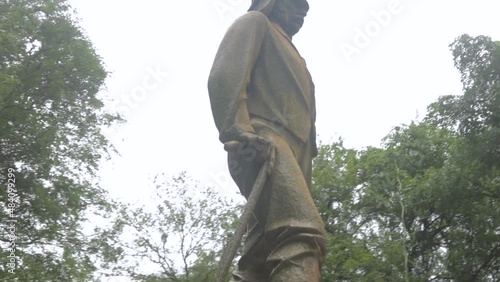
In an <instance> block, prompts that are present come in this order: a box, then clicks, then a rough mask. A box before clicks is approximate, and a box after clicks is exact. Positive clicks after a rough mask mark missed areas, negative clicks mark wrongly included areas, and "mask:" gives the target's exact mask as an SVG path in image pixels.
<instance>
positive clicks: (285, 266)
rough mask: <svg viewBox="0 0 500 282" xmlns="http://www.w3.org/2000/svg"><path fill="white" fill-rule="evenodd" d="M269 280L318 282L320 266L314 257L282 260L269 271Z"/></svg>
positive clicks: (275, 281)
mask: <svg viewBox="0 0 500 282" xmlns="http://www.w3.org/2000/svg"><path fill="white" fill-rule="evenodd" d="M268 281H269V282H319V281H320V267H319V263H318V261H317V260H316V258H314V257H310V256H306V257H301V258H295V259H293V260H284V261H282V262H281V263H280V264H279V265H278V266H276V267H275V268H274V270H273V272H272V273H271V276H270V278H269V280H268Z"/></svg>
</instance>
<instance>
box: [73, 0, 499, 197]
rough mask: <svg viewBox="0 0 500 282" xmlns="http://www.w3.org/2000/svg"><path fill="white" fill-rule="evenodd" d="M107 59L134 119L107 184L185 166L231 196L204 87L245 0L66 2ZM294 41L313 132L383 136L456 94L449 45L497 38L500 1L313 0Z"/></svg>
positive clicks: (372, 139) (131, 183)
mask: <svg viewBox="0 0 500 282" xmlns="http://www.w3.org/2000/svg"><path fill="white" fill-rule="evenodd" d="M69 2H70V4H71V5H72V6H73V7H74V8H75V9H76V11H77V13H78V16H79V18H80V19H81V26H82V27H83V29H84V30H86V33H87V35H88V37H89V39H90V40H91V41H92V42H93V44H94V46H95V48H96V50H97V52H98V54H99V55H100V56H101V57H102V58H103V61H104V62H105V64H106V68H107V70H109V71H110V72H111V76H110V77H109V79H108V80H107V90H106V91H105V92H103V94H105V95H107V96H108V97H110V98H111V99H113V101H112V102H110V103H109V104H108V107H109V108H110V109H112V110H115V111H118V112H120V113H121V114H123V115H124V116H125V117H126V118H127V120H128V122H127V123H126V124H125V125H123V126H121V127H119V128H115V129H112V130H109V131H107V133H106V134H107V135H108V136H109V137H110V138H111V140H112V141H113V142H114V144H115V145H116V147H117V149H118V150H119V152H120V153H121V156H115V157H114V158H113V159H112V160H111V161H110V162H107V163H105V164H103V168H102V170H101V178H102V186H103V187H104V188H106V189H108V190H110V191H111V193H112V195H113V196H119V197H120V198H123V199H139V198H140V197H141V196H142V195H143V194H144V191H145V187H147V186H148V185H149V183H150V182H151V181H150V178H152V177H154V175H156V174H157V173H167V174H172V175H173V174H177V173H178V172H180V171H183V170H185V171H187V172H188V173H189V174H190V175H192V176H193V177H194V178H196V179H199V180H200V181H202V182H203V183H206V184H207V185H213V186H216V187H217V188H219V189H221V191H224V192H225V193H227V194H228V195H229V194H231V195H232V194H235V193H236V188H235V186H234V184H232V181H231V180H230V179H229V175H228V172H227V168H226V167H227V165H226V154H225V152H224V150H223V148H222V145H221V144H220V143H219V141H218V132H217V130H216V128H215V125H214V122H213V119H212V114H211V111H210V104H209V100H208V93H207V87H206V85H207V78H208V74H209V71H210V68H211V65H212V62H213V58H214V56H215V53H216V51H217V48H218V46H219V43H220V41H221V39H222V37H223V36H224V33H225V31H226V30H227V28H228V27H229V26H230V25H231V23H232V22H233V21H234V20H235V19H236V18H237V17H238V16H240V15H242V14H243V13H245V12H246V10H247V8H248V6H249V4H250V2H251V1H250V0H191V1H186V0H163V1H160V0H141V1H138V0H135V1H132V0H129V1H124V0H121V1H118V0H70V1H69ZM309 4H310V6H311V9H310V11H309V14H308V16H307V17H306V21H305V24H304V27H303V28H302V30H301V31H300V32H299V34H298V35H296V36H295V37H294V39H293V41H294V43H295V45H296V46H297V48H298V50H299V52H300V53H301V55H302V56H303V57H304V58H305V60H306V62H307V64H308V67H309V70H310V72H311V74H312V76H313V80H314V82H315V85H316V101H317V112H318V116H317V123H316V125H317V132H318V134H319V140H321V141H322V142H323V143H330V142H332V141H334V140H336V139H337V138H338V137H339V136H342V137H343V138H344V139H345V145H346V146H348V147H355V148H363V147H366V146H379V145H380V141H381V139H382V138H383V137H384V136H385V135H387V134H388V133H389V132H390V130H391V128H392V127H394V126H396V125H399V124H401V123H409V122H411V120H413V119H417V118H418V116H420V117H422V116H423V115H425V109H426V106H427V105H428V104H430V103H431V102H433V101H435V100H436V99H437V98H438V97H439V96H440V95H447V94H460V93H461V83H460V77H459V75H458V72H457V71H456V70H455V69H454V67H453V61H452V56H451V53H450V51H449V47H448V46H449V44H450V43H451V42H453V40H454V39H455V38H456V37H458V36H459V35H461V34H464V33H468V34H470V35H474V36H475V35H488V36H491V37H492V38H493V39H495V40H500V29H499V27H500V17H499V16H498V12H499V11H500V1H498V0H474V1H472V0H468V1H465V0H454V1H452V0H442V1H436V0H432V1H431V0H420V1H419V0H413V1H412V0H357V1H356V0H339V1H333V0H322V1H320V0H309Z"/></svg>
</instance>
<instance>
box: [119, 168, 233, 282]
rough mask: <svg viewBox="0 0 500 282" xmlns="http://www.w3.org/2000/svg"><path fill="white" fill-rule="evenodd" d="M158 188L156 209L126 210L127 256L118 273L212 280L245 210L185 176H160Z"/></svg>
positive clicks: (156, 278)
mask: <svg viewBox="0 0 500 282" xmlns="http://www.w3.org/2000/svg"><path fill="white" fill-rule="evenodd" d="M155 188H156V189H155V192H156V196H155V197H154V200H153V201H152V202H153V203H154V204H156V206H155V207H154V209H149V210H148V208H147V207H145V206H143V207H140V208H133V207H132V206H127V207H124V208H123V209H122V212H121V216H120V219H119V221H120V222H122V224H124V231H125V233H124V235H126V236H124V240H122V241H121V242H122V245H123V246H122V247H123V249H124V250H125V257H124V259H123V260H122V262H121V265H122V267H119V268H118V269H119V270H121V271H123V272H125V273H126V274H128V275H129V276H131V277H133V278H134V279H135V280H137V281H179V282H181V281H182V282H188V281H189V282H203V281H207V282H208V281H213V280H214V279H215V272H216V270H217V267H218V260H219V259H220V256H221V252H222V247H223V244H224V243H225V242H228V239H229V235H230V232H232V231H233V230H234V229H235V224H236V220H237V218H238V217H237V213H238V212H239V210H240V207H239V206H238V205H236V204H235V203H234V202H233V201H232V200H229V199H226V198H224V197H221V196H220V195H219V194H218V193H216V192H215V191H214V189H212V188H206V187H200V186H199V184H198V183H196V182H194V181H193V180H192V179H190V178H189V177H187V176H186V175H185V173H182V174H180V175H179V176H178V177H174V178H172V179H169V178H168V177H166V176H165V175H160V176H157V177H155ZM148 207H153V206H152V205H151V203H150V204H148ZM129 235H132V237H133V240H132V241H130V240H127V239H126V237H128V236H129ZM146 265H149V266H150V267H149V269H150V271H148V270H144V268H145V266H146ZM153 266H154V267H153Z"/></svg>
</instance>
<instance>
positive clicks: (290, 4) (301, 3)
mask: <svg viewBox="0 0 500 282" xmlns="http://www.w3.org/2000/svg"><path fill="white" fill-rule="evenodd" d="M307 11H309V3H307V0H277V1H276V4H275V6H274V9H273V13H272V14H273V15H272V16H271V18H272V20H273V21H274V22H276V23H277V24H279V25H280V26H281V28H283V30H284V31H285V32H286V33H287V34H288V36H290V37H292V36H294V35H295V34H296V33H297V32H299V30H300V28H301V27H302V25H303V24H304V18H305V17H306V15H307Z"/></svg>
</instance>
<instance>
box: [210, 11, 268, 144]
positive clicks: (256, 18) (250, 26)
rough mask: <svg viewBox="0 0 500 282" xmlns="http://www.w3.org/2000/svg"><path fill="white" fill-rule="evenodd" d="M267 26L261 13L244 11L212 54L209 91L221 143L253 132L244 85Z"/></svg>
mask: <svg viewBox="0 0 500 282" xmlns="http://www.w3.org/2000/svg"><path fill="white" fill-rule="evenodd" d="M268 28H269V27H268V19H267V17H266V16H265V15H264V14H262V13H260V12H249V13H247V14H245V15H244V16H242V17H241V18H239V19H238V20H237V21H236V22H235V23H234V24H233V25H232V26H231V27H230V28H229V30H228V31H227V33H226V35H225V36H224V39H223V40H222V43H221V44H220V47H219V50H218V52H217V55H216V56H215V60H214V64H213V66H212V70H211V72H210V76H209V79H208V92H209V96H210V104H211V107H212V114H213V117H214V120H215V124H216V126H217V129H218V130H219V139H220V141H221V142H223V143H224V142H228V141H232V140H236V139H237V138H238V136H239V135H240V134H241V133H244V132H254V129H253V127H252V125H251V124H250V117H249V114H248V109H247V104H246V100H247V86H248V84H249V82H250V78H251V74H252V70H253V66H254V64H255V61H256V60H257V57H258V55H259V51H260V47H261V45H262V42H263V40H264V38H265V36H266V34H267V32H268Z"/></svg>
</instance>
